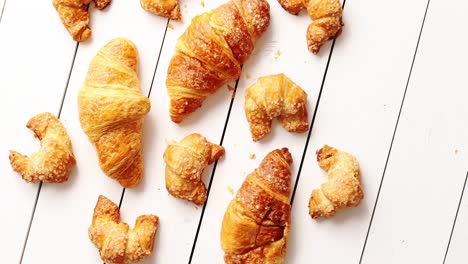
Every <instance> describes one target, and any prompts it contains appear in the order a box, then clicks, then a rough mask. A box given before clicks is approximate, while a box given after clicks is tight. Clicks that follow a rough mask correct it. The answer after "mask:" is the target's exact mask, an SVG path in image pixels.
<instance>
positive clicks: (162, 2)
mask: <svg viewBox="0 0 468 264" xmlns="http://www.w3.org/2000/svg"><path fill="white" fill-rule="evenodd" d="M140 4H141V7H142V8H143V9H144V10H146V11H148V12H150V13H153V14H155V15H158V16H163V17H167V18H170V19H173V20H180V19H181V18H182V16H181V15H180V6H179V0H140Z"/></svg>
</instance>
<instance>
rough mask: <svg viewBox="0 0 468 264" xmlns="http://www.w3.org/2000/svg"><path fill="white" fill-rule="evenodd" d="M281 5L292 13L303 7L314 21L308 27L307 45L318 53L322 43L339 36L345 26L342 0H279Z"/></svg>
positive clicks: (313, 51)
mask: <svg viewBox="0 0 468 264" xmlns="http://www.w3.org/2000/svg"><path fill="white" fill-rule="evenodd" d="M278 2H279V3H280V4H281V6H282V7H283V8H284V9H285V10H286V11H288V12H289V13H291V14H297V13H299V11H300V10H301V9H302V8H304V7H305V8H307V13H309V16H310V17H311V18H312V20H313V22H312V24H310V25H309V28H308V29H307V46H308V48H309V50H310V51H311V52H312V53H314V54H318V53H319V51H320V48H321V47H322V45H323V44H324V43H325V42H326V41H327V40H329V39H333V38H336V37H338V35H339V34H340V33H341V29H342V27H343V21H342V16H343V9H342V8H341V4H340V0H278Z"/></svg>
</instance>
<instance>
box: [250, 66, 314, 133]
mask: <svg viewBox="0 0 468 264" xmlns="http://www.w3.org/2000/svg"><path fill="white" fill-rule="evenodd" d="M244 110H245V115H246V116H247V120H248V121H249V124H250V132H251V133H252V138H253V140H254V141H257V140H260V139H262V138H263V137H265V136H266V135H268V134H269V133H270V132H271V121H272V119H273V118H278V121H279V123H280V124H281V125H282V126H283V127H284V128H285V129H287V130H288V131H290V132H305V131H307V129H309V122H308V115H307V94H306V92H304V90H302V89H301V87H299V86H298V85H297V84H295V83H294V82H293V81H291V80H290V79H289V78H288V77H286V75H284V74H276V75H269V76H264V77H260V78H259V79H258V81H257V82H256V83H255V84H253V85H252V86H250V87H249V88H247V91H246V94H245V106H244Z"/></svg>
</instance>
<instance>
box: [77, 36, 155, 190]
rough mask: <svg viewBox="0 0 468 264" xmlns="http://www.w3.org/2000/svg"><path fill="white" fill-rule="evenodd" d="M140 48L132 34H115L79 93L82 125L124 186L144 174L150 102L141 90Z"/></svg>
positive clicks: (109, 170) (106, 165)
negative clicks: (145, 128)
mask: <svg viewBox="0 0 468 264" xmlns="http://www.w3.org/2000/svg"><path fill="white" fill-rule="evenodd" d="M137 66H138V51H137V48H136V47H135V45H134V44H133V43H132V42H131V41H129V40H127V39H122V38H118V39H113V40H111V41H110V42H109V43H107V44H106V45H105V46H104V47H103V48H101V49H100V50H99V52H98V53H97V54H96V56H95V57H94V58H93V60H92V61H91V63H90V65H89V69H88V74H87V75H86V80H85V82H84V84H83V87H82V88H81V89H80V91H79V94H78V108H79V109H78V110H79V114H80V122H81V127H82V128H83V130H84V132H85V133H86V135H88V138H89V139H90V141H91V142H92V143H93V144H94V145H95V146H96V150H97V153H98V156H99V164H100V166H101V169H102V170H103V171H104V172H105V173H106V174H107V175H108V176H109V177H111V178H113V179H115V180H117V181H119V183H120V184H121V185H122V186H123V187H134V186H136V185H137V184H138V183H139V182H140V181H141V178H142V176H143V150H142V149H143V146H142V136H143V135H142V134H143V131H142V130H143V120H144V117H145V115H146V114H147V113H148V112H149V110H150V101H149V100H148V98H147V97H146V96H143V95H142V94H141V91H140V82H139V81H138V76H137Z"/></svg>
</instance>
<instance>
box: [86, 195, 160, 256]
mask: <svg viewBox="0 0 468 264" xmlns="http://www.w3.org/2000/svg"><path fill="white" fill-rule="evenodd" d="M158 223H159V219H158V217H157V216H155V215H142V216H139V217H138V218H137V220H136V222H135V227H134V228H133V229H132V230H129V229H130V228H129V226H128V224H127V223H124V222H120V212H119V208H118V207H117V205H116V204H114V203H113V202H112V201H110V200H109V199H107V198H106V197H105V196H102V195H100V196H99V199H98V201H97V204H96V207H95V208H94V214H93V222H92V223H91V226H90V227H89V229H88V235H89V239H91V241H92V242H93V244H94V245H95V246H96V247H97V248H98V249H99V253H100V255H101V258H102V260H103V261H105V262H106V263H107V264H124V263H131V262H137V261H140V260H142V259H143V258H145V257H147V256H149V255H151V254H152V253H153V246H154V235H155V234H156V231H157V229H158Z"/></svg>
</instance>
